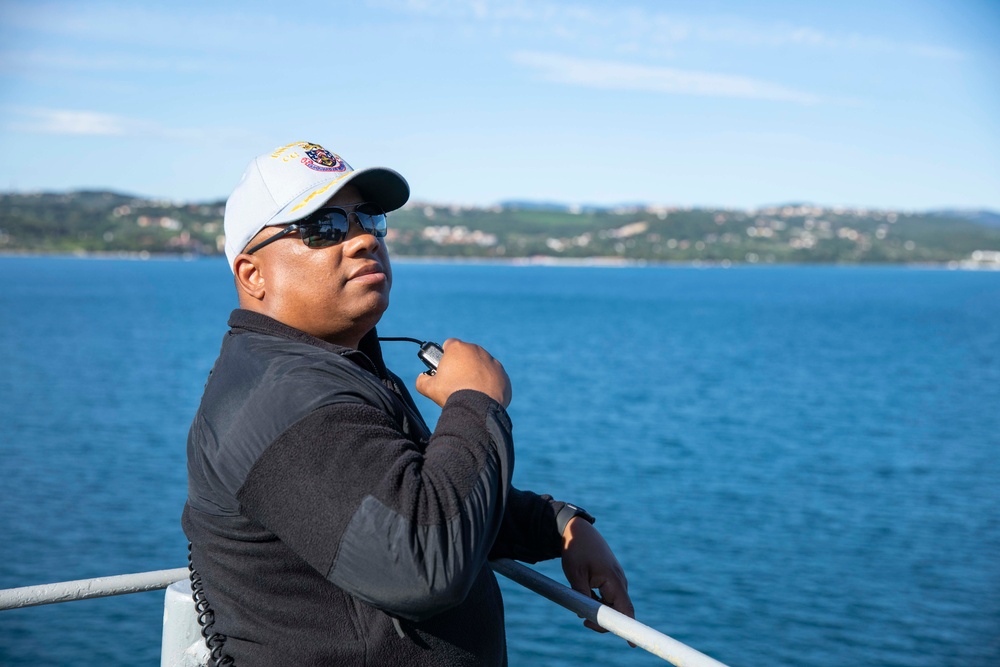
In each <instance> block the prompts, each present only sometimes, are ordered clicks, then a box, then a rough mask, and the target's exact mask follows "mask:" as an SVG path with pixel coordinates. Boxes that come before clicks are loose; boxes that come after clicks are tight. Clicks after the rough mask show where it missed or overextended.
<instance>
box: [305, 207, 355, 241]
mask: <svg viewBox="0 0 1000 667" xmlns="http://www.w3.org/2000/svg"><path fill="white" fill-rule="evenodd" d="M300 233H301V235H302V242H303V243H305V244H306V245H307V246H309V247H310V248H327V247H329V246H332V245H336V244H338V243H340V242H341V241H343V240H344V238H345V237H346V236H347V216H346V215H344V212H343V211H341V210H337V209H321V210H320V211H319V212H318V214H315V215H313V217H312V218H311V219H310V220H309V224H306V225H303V226H302V229H301V232H300Z"/></svg>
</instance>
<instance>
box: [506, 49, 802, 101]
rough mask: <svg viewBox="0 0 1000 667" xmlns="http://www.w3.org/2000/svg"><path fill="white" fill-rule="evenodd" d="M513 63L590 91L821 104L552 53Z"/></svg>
mask: <svg viewBox="0 0 1000 667" xmlns="http://www.w3.org/2000/svg"><path fill="white" fill-rule="evenodd" d="M513 60H514V61H515V62H517V63H519V64H521V65H525V66H527V67H531V68H533V69H535V70H537V71H538V72H540V73H541V75H542V77H543V79H545V80H546V81H552V82H555V83H565V84H570V85H577V86H584V87H588V88H601V89H607V90H636V91H645V92H655V93H668V94H672V95H699V96H711V97H738V98H744V99H759V100H771V101H777V102H794V103H797V104H817V103H819V102H821V101H822V100H821V98H820V97H819V96H817V95H813V94H810V93H804V92H800V91H796V90H792V89H790V88H786V87H784V86H780V85H778V84H774V83H770V82H768V81H761V80H759V79H753V78H750V77H745V76H734V75H729V74H716V73H712V72H699V71H694V70H683V69H675V68H672V67H650V66H646V65H634V64H629V63H621V62H612V61H605V60H592V59H587V58H571V57H568V56H561V55H556V54H549V53H534V52H520V53H517V54H515V55H514V57H513Z"/></svg>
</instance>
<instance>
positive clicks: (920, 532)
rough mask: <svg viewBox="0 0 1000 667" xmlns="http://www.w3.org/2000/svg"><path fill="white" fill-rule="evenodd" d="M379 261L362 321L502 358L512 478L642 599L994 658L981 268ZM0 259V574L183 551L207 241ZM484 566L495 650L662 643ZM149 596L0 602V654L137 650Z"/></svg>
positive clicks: (873, 654)
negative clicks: (601, 554)
mask: <svg viewBox="0 0 1000 667" xmlns="http://www.w3.org/2000/svg"><path fill="white" fill-rule="evenodd" d="M394 268H395V285H394V288H393V296H392V305H391V307H390V311H389V313H387V315H386V317H385V318H384V319H383V322H382V324H380V326H379V330H380V332H381V333H382V334H383V335H407V336H415V337H418V338H422V339H433V340H438V341H440V340H443V339H444V338H446V337H449V336H452V337H458V338H462V339H466V340H472V341H476V342H479V343H481V344H482V345H484V346H485V347H486V348H487V349H489V350H490V351H491V352H493V354H494V355H495V356H497V357H498V358H499V359H501V360H502V361H503V362H504V364H505V366H506V368H507V370H508V372H509V374H510V376H511V378H512V381H513V385H514V401H513V403H512V404H511V408H510V413H511V416H512V418H513V421H514V424H515V438H516V448H517V463H516V468H515V474H514V477H515V484H516V485H517V486H519V487H522V488H529V489H533V490H536V491H539V492H548V493H552V494H553V495H555V496H557V497H559V498H564V499H567V500H573V501H575V502H577V503H578V504H581V505H583V506H584V507H587V508H588V509H589V510H590V511H591V512H592V513H593V514H595V515H596V516H597V517H598V524H597V526H598V528H599V529H600V530H601V531H602V532H603V533H604V535H605V536H606V537H607V538H608V541H609V542H610V543H611V544H612V546H613V548H614V549H615V551H616V553H617V555H618V557H619V560H620V561H621V562H622V565H623V566H624V568H625V570H626V573H627V574H628V577H629V582H630V591H631V595H632V597H633V601H634V602H635V607H636V610H637V616H638V618H639V619H640V620H642V621H643V622H645V623H647V624H649V625H651V626H653V627H655V628H658V629H660V630H661V631H663V632H665V633H667V634H669V635H671V636H673V637H675V638H676V639H679V640H680V641H683V642H685V643H688V644H690V645H691V646H693V647H695V648H697V649H699V650H702V651H704V652H706V653H708V654H709V655H712V656H713V657H715V658H717V659H719V660H722V661H724V662H727V663H729V664H732V665H771V664H782V665H792V666H802V667H805V666H810V667H815V666H831V667H833V666H842V665H855V664H857V665H873V666H878V667H892V666H897V665H898V666H903V665H906V666H924V665H926V666H931V665H933V666H935V667H941V666H951V665H954V666H959V665H962V666H966V665H968V666H980V665H981V666H987V665H997V664H1000V274H997V273H992V274H990V273H966V272H948V271H934V270H912V269H896V268H792V267H771V268H739V269H729V270H722V269H708V270H706V269H696V268H666V267H642V268H615V269H607V268H581V267H540V266H532V267H514V266H503V265H462V264H433V263H409V264H408V263H397V264H396V265H395V267H394ZM0 284H2V285H3V286H4V289H3V290H0V369H2V370H0V472H2V481H0V536H2V538H0V545H2V546H0V555H2V558H0V588H8V587H14V586H22V585H27V584H34V583H44V582H50V581H58V580H66V579H77V578H84V577H93V576H102V575H109V574H116V573H122V572H138V571H145V570H153V569H164V568H173V567H181V566H184V565H185V563H186V541H185V538H184V536H183V533H182V532H181V530H180V526H179V516H180V511H181V507H182V505H183V503H184V497H185V493H186V481H185V464H184V456H185V453H184V448H185V438H186V433H187V428H188V425H189V423H190V419H191V417H192V415H193V413H194V411H195V408H196V406H197V403H198V400H199V398H200V393H201V389H202V386H203V383H204V381H205V378H206V374H207V372H208V370H209V368H210V367H211V364H212V362H213V360H214V358H215V355H216V353H217V351H218V347H219V343H220V340H221V337H222V334H223V333H224V331H225V328H226V327H225V321H226V318H227V315H228V312H229V311H230V309H231V308H233V307H234V306H235V298H234V296H233V292H232V285H231V278H230V274H229V271H228V269H227V268H226V265H225V263H224V262H223V261H220V260H199V261H186V262H185V261H148V262H137V261H124V260H123V261H118V260H80V259H66V258H63V259H59V258H13V257H5V258H0ZM386 350H387V357H388V359H389V362H390V365H391V366H393V368H394V369H395V370H396V371H397V372H398V373H400V374H401V375H403V376H404V377H405V378H412V377H415V376H416V374H417V373H419V372H420V371H421V370H422V366H421V365H420V362H419V361H418V360H417V359H416V357H415V355H414V353H415V348H414V347H413V346H410V345H407V344H403V343H393V344H387V345H386ZM421 408H422V409H423V410H425V414H426V415H427V416H428V417H429V418H430V419H432V420H433V419H435V418H436V416H437V411H436V408H434V407H433V406H432V405H430V404H429V403H428V402H427V401H424V400H422V399H421ZM540 569H541V570H543V571H544V572H545V573H546V574H549V575H550V576H553V577H561V574H560V572H559V567H558V563H547V564H544V565H542V566H541V567H540ZM501 583H502V585H503V588H504V595H505V600H506V615H507V623H508V642H509V646H510V654H511V664H512V665H515V666H517V665H566V666H568V665H579V664H585V663H589V664H607V665H635V666H639V665H654V664H663V663H662V662H660V661H659V660H658V659H656V658H654V657H652V656H651V655H649V654H647V653H645V652H643V651H642V650H641V649H630V648H628V647H627V645H626V644H625V643H624V642H623V641H621V640H619V639H617V638H615V637H613V636H610V635H598V634H596V633H593V632H591V631H589V630H586V629H584V628H583V627H582V626H581V624H580V621H579V619H577V618H576V617H575V616H574V615H573V614H571V613H570V612H567V611H565V610H563V609H561V608H559V607H557V606H555V605H553V604H552V603H550V602H548V601H546V600H543V599H541V598H538V597H537V596H534V595H533V594H530V593H527V592H526V591H524V590H523V589H520V588H519V587H517V586H516V585H513V584H509V583H508V582H506V581H502V582H501ZM161 618H162V594H160V593H145V594H140V595H131V596H125V597H122V598H111V599H101V600H90V601H85V602H76V603H72V604H62V605H50V606H45V607H37V608H32V609H24V610H16V611H4V612H0V665H7V666H10V665H42V664H44V665H102V666H103V665H118V664H157V661H158V659H159V637H160V630H161Z"/></svg>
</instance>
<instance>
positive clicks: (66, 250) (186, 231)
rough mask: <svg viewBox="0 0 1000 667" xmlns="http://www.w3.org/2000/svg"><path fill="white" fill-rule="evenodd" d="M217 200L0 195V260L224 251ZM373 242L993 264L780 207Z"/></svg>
mask: <svg viewBox="0 0 1000 667" xmlns="http://www.w3.org/2000/svg"><path fill="white" fill-rule="evenodd" d="M224 209H225V204H224V202H221V201H220V202H214V203H200V204H185V203H175V202H164V201H159V200H151V199H142V198H137V197H131V196H128V195H122V194H118V193H114V192H69V193H39V194H0V253H24V252H28V253H36V254H60V255H74V256H77V255H89V256H99V257H122V258H127V257H136V258H138V259H143V258H148V257H153V256H157V255H176V256H181V257H186V256H217V255H221V254H223V251H224V246H225V237H224V229H223V215H224ZM389 218H390V220H389V231H388V234H387V235H386V243H387V244H388V246H389V248H390V251H391V252H392V254H393V256H394V257H407V258H411V259H413V260H415V261H416V260H424V259H426V260H428V261H464V262H480V261H487V262H499V263H505V264H514V265H519V264H526V265H531V266H538V265H545V264H551V265H560V266H564V265H569V266H641V265H644V264H650V265H682V266H720V267H723V268H725V267H729V266H743V265H753V264H781V265H784V264H822V265H839V264H858V265H883V264H891V265H912V264H916V265H944V266H946V267H951V268H996V267H995V266H994V265H998V266H1000V214H997V213H994V212H992V211H936V212H935V211H928V212H923V213H919V212H905V211H882V210H870V209H863V208H846V207H820V206H813V205H809V204H788V205H782V206H773V207H768V208H761V209H752V210H732V209H710V208H701V209H694V208H678V207H665V206H652V205H648V206H644V205H635V206H620V207H615V208H606V209H601V208H580V207H558V206H530V205H528V204H525V203H523V202H521V203H517V202H515V203H510V204H506V205H497V206H491V207H485V208H484V207H463V206H452V205H440V204H429V203H421V202H412V203H410V204H408V205H407V206H404V207H403V208H401V209H399V210H398V211H393V212H391V213H390V214H389Z"/></svg>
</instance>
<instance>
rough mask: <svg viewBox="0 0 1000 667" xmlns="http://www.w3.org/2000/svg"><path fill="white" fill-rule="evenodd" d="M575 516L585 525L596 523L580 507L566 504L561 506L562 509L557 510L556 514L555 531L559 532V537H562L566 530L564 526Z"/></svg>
mask: <svg viewBox="0 0 1000 667" xmlns="http://www.w3.org/2000/svg"><path fill="white" fill-rule="evenodd" d="M575 516H578V517H582V518H583V520H584V521H586V522H587V523H594V521H596V519H595V518H594V517H593V516H592V515H591V514H590V512H588V511H587V510H585V509H583V508H582V507H577V506H576V505H574V504H572V503H566V504H565V505H563V508H562V509H561V510H559V513H558V514H556V529H557V530H558V531H559V534H560V535H562V534H563V531H564V530H566V524H567V523H569V520H570V519H572V518H573V517H575Z"/></svg>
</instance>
